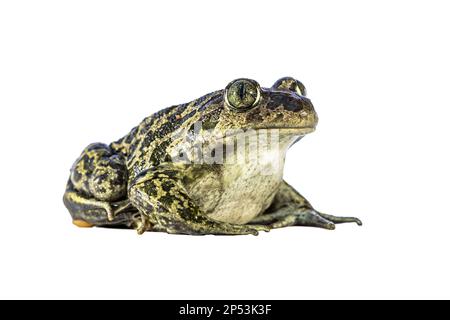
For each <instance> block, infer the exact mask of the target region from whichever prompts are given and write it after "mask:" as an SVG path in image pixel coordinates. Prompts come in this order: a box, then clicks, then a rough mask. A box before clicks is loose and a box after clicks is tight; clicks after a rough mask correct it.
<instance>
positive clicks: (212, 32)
mask: <svg viewBox="0 0 450 320" xmlns="http://www.w3.org/2000/svg"><path fill="white" fill-rule="evenodd" d="M446 4H447V3H446V1H317V0H314V1H308V2H304V1H280V0H277V1H234V0H227V1H222V2H218V1H204V2H200V1H193V0H191V1H164V2H162V1H160V2H151V1H92V0H89V1H28V2H27V1H2V2H1V4H0V134H1V158H0V168H1V173H2V174H1V179H0V199H1V205H0V214H1V221H0V298H161V299H163V298H191V299H197V298H224V299H229V298H236V299H237V298H255V299H258V298H267V299H271V298H289V299H291V298H297V299H298V298H308V299H309V298H325V299H327V298H344V299H346V298H450V289H449V287H450V274H449V269H450V257H449V243H450V230H449V226H450V211H449V203H448V202H449V200H448V199H449V181H450V180H449V179H450V174H449V160H450V159H449V158H450V157H449V151H448V150H449V142H448V139H449V134H450V129H449V121H450V103H449V102H450V98H449V85H450V83H449V77H450V76H449V75H450V65H449V58H450V42H449V30H450V20H449V19H448V12H449V7H448V6H447V5H446ZM286 75H291V76H294V77H296V78H298V79H300V80H301V81H302V82H304V83H305V85H306V86H307V89H308V92H309V96H310V98H311V99H312V101H313V103H314V105H315V107H316V110H317V112H318V114H319V117H320V122H319V126H318V130H317V131H316V132H315V133H314V134H311V135H310V136H308V137H306V138H305V139H303V140H302V141H301V142H300V143H299V144H297V145H295V146H294V147H293V148H292V149H291V150H290V152H289V153H288V159H287V164H286V170H285V176H286V179H287V181H289V182H290V183H291V184H293V185H294V186H295V187H296V188H298V189H299V190H300V191H301V192H302V193H303V194H304V195H305V196H306V197H307V198H308V199H310V201H311V202H312V203H313V204H314V205H315V206H316V207H317V208H318V209H319V210H322V211H326V212H328V213H332V214H336V215H355V216H358V217H360V218H361V219H362V220H363V222H364V226H363V227H357V226H356V225H342V226H338V228H337V229H336V230H335V231H326V230H320V229H309V228H300V227H299V228H289V229H281V230H275V231H272V232H270V233H268V234H261V235H260V236H259V237H253V236H240V237H217V236H206V237H192V236H173V235H166V234H156V233H147V234H145V235H143V236H137V235H136V234H135V232H133V231H130V230H107V229H79V228H76V227H74V226H72V224H71V220H70V217H69V214H68V212H67V211H66V209H65V207H64V206H63V203H62V195H63V192H64V188H65V183H66V180H67V178H68V173H69V168H70V166H71V164H72V162H73V161H74V160H75V158H76V157H77V156H78V155H79V153H80V152H81V150H82V148H83V147H85V146H86V145H87V144H89V143H91V142H94V141H102V142H110V141H112V140H114V139H117V138H119V137H121V136H122V135H124V134H125V133H127V131H128V130H130V129H131V128H132V127H133V126H135V125H137V124H138V123H139V122H140V121H141V119H142V118H144V117H145V116H147V115H150V114H151V113H153V112H155V111H157V110H159V109H161V108H163V107H167V106H169V105H172V104H176V103H182V102H188V101H190V100H192V99H195V98H197V97H200V96H202V95H203V94H206V93H208V92H211V91H214V90H217V89H221V88H223V87H224V86H225V85H226V84H227V83H228V82H229V81H230V80H232V79H235V78H237V77H250V78H254V79H255V80H257V81H259V83H260V84H261V85H262V86H271V85H272V83H273V82H274V81H275V80H277V79H278V78H280V77H282V76H286Z"/></svg>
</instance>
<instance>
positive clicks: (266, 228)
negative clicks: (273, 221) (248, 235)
mask: <svg viewBox="0 0 450 320" xmlns="http://www.w3.org/2000/svg"><path fill="white" fill-rule="evenodd" d="M251 227H252V229H255V230H256V231H264V232H269V231H270V230H271V229H272V228H271V227H270V226H265V225H252V226H251Z"/></svg>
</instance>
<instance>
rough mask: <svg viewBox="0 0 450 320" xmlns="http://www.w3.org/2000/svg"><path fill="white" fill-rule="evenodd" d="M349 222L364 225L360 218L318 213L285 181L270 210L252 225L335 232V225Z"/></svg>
mask: <svg viewBox="0 0 450 320" xmlns="http://www.w3.org/2000/svg"><path fill="white" fill-rule="evenodd" d="M348 222H354V223H356V224H358V225H362V222H361V220H359V219H358V218H353V217H335V216H332V215H329V214H325V213H321V212H318V211H316V210H315V209H314V208H313V207H312V206H311V204H310V203H309V202H308V200H306V199H305V198H304V197H303V196H302V195H300V193H298V192H297V191H296V190H295V189H294V188H292V187H291V186H290V185H289V184H287V183H286V182H284V181H283V183H282V185H281V186H280V189H279V191H278V193H277V195H276V196H275V198H274V200H273V203H272V205H271V206H270V207H269V209H268V210H267V211H266V212H265V213H264V214H263V215H261V216H259V217H256V218H255V219H254V220H252V221H251V222H250V224H263V225H269V226H271V227H272V228H283V227H288V226H308V227H318V228H324V229H328V230H334V229H335V224H338V223H348Z"/></svg>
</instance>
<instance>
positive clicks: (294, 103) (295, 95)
mask: <svg viewBox="0 0 450 320" xmlns="http://www.w3.org/2000/svg"><path fill="white" fill-rule="evenodd" d="M220 94H221V95H222V96H221V99H218V100H219V101H220V102H219V103H217V104H216V107H218V108H220V111H221V112H220V115H219V117H218V119H217V118H216V119H217V123H216V126H215V128H216V129H220V130H229V129H244V130H245V129H290V130H291V131H293V132H295V134H297V135H305V134H307V133H310V132H312V131H314V129H315V127H316V125H317V121H318V117H317V114H316V112H315V110H314V107H313V105H312V103H311V100H309V99H308V98H307V97H306V90H305V87H304V86H303V84H302V83H301V82H300V81H298V80H296V79H294V78H291V77H285V78H281V79H279V80H278V81H276V82H275V83H274V85H273V86H272V87H271V88H262V87H260V85H259V84H258V83H257V82H256V81H254V80H250V79H243V78H242V79H236V80H234V81H232V82H230V84H228V86H227V87H226V88H225V90H223V91H220ZM216 101H217V100H216ZM216 114H217V113H216Z"/></svg>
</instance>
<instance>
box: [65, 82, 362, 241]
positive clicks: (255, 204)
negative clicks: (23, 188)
mask: <svg viewBox="0 0 450 320" xmlns="http://www.w3.org/2000/svg"><path fill="white" fill-rule="evenodd" d="M317 122H318V117H317V114H316V112H315V110H314V107H313V105H312V103H311V101H310V99H309V98H307V97H306V90H305V87H304V86H303V84H302V83H301V82H299V81H298V80H296V79H294V78H291V77H285V78H282V79H279V80H278V81H276V82H275V84H274V85H273V86H272V87H271V88H262V87H260V85H259V84H258V83H257V82H256V81H254V80H250V79H237V80H234V81H232V82H231V83H230V84H228V86H227V87H226V88H225V89H222V90H219V91H215V92H212V93H210V94H207V95H205V96H203V97H201V98H199V99H196V100H194V101H192V102H189V103H185V104H180V105H174V106H171V107H169V108H166V109H163V110H161V111H159V112H157V113H155V114H153V115H151V116H149V117H147V118H145V119H144V120H143V121H142V122H141V123H140V124H139V125H138V126H137V127H135V128H133V129H132V130H131V132H130V133H128V134H127V135H125V136H124V137H122V138H121V139H119V140H117V141H115V142H112V143H111V144H103V143H93V144H91V145H89V146H87V147H86V148H85V149H84V150H83V152H82V153H81V155H80V157H79V158H78V159H77V160H76V161H75V163H74V164H73V166H72V169H71V172H70V177H69V181H68V183H67V187H66V191H65V193H64V203H65V205H66V207H67V209H68V210H69V212H70V214H71V216H72V219H73V222H74V224H76V225H78V226H81V227H90V226H100V227H124V228H134V229H136V230H137V232H138V233H139V234H141V233H143V232H145V231H163V232H167V233H178V234H196V235H197V234H198V235H201V234H224V235H225V234H226V235H242V234H257V233H258V231H268V230H270V229H272V228H281V227H287V226H313V227H321V228H325V229H334V227H335V224H337V223H345V222H355V223H357V224H358V225H361V222H360V220H359V219H357V218H351V217H335V216H331V215H328V214H324V213H321V212H318V211H316V210H315V209H314V208H313V207H312V206H311V204H310V203H309V202H308V201H307V200H306V199H305V198H304V197H303V196H302V195H300V193H298V192H297V191H296V190H295V189H294V188H293V187H291V186H290V185H289V184H288V183H286V182H285V181H284V180H283V166H284V159H285V155H286V151H287V150H288V148H289V147H290V146H291V145H292V144H293V143H295V142H297V141H298V140H300V139H301V138H302V137H303V136H304V135H306V134H308V133H310V132H312V131H314V129H315V127H316V125H317ZM255 141H256V143H255ZM205 150H206V151H205Z"/></svg>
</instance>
